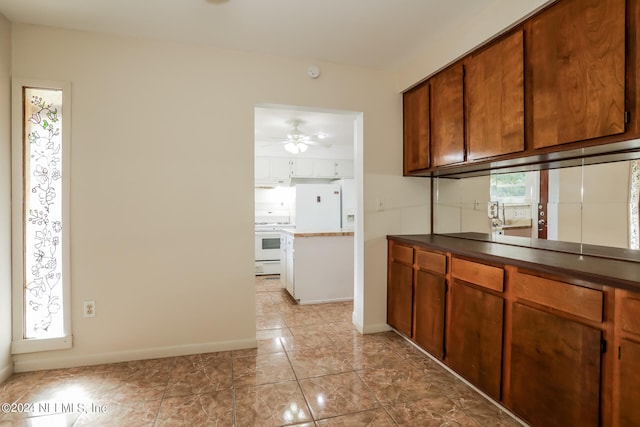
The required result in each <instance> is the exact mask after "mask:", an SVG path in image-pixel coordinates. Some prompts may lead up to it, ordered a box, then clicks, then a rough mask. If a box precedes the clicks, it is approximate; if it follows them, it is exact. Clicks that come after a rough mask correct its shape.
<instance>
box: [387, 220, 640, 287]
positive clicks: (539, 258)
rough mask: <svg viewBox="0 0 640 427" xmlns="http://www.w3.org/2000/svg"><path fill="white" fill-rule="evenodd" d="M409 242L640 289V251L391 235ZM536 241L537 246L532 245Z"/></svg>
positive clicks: (480, 237)
mask: <svg viewBox="0 0 640 427" xmlns="http://www.w3.org/2000/svg"><path fill="white" fill-rule="evenodd" d="M387 238H389V239H393V240H395V241H398V242H404V243H407V244H410V245H418V246H425V247H428V248H431V249H436V250H441V251H446V252H451V253H455V254H458V255H462V256H469V257H474V258H477V259H481V260H482V259H484V260H487V261H493V262H498V263H508V264H511V265H515V266H517V267H521V268H530V269H540V268H543V269H544V271H547V272H549V273H557V274H562V275H568V276H572V277H575V278H577V279H582V280H586V281H589V282H595V283H599V284H602V285H608V286H612V287H616V288H621V289H627V290H630V291H635V292H640V252H639V251H633V250H629V249H616V248H608V247H603V246H594V245H580V244H574V243H567V242H554V241H548V240H538V239H527V238H519V237H509V236H499V237H498V238H495V239H494V238H493V237H492V236H490V235H488V234H482V233H456V234H449V235H445V234H413V235H390V236H387ZM532 244H535V245H536V247H531V246H530V245H532Z"/></svg>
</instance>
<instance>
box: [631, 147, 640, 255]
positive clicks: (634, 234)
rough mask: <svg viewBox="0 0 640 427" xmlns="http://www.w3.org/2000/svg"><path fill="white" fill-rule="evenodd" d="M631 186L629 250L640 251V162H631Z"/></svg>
mask: <svg viewBox="0 0 640 427" xmlns="http://www.w3.org/2000/svg"><path fill="white" fill-rule="evenodd" d="M630 181H631V185H630V186H629V248H630V249H640V160H634V161H632V162H631V177H630Z"/></svg>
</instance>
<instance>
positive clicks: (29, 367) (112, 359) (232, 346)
mask: <svg viewBox="0 0 640 427" xmlns="http://www.w3.org/2000/svg"><path fill="white" fill-rule="evenodd" d="M255 347H257V341H256V340H255V339H246V340H234V341H218V342H210V343H202V344H188V345H179V346H170V347H155V348H147V349H140V350H130V351H117V352H110V353H94V354H86V355H81V356H65V357H63V358H61V357H48V354H46V355H45V354H43V356H42V357H41V358H38V357H35V358H34V357H33V356H30V357H29V358H28V359H26V360H20V358H17V359H18V360H14V366H13V371H14V372H29V371H39V370H43V369H60V368H73V367H78V366H91V365H101V364H104V363H118V362H128V361H131V360H144V359H158V358H162V357H175V356H185V355H189V354H199V353H215V352H218V351H231V350H242V349H246V348H255ZM32 354H33V353H32ZM1 372H2V371H0V373H1Z"/></svg>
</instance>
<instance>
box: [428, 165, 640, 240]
mask: <svg viewBox="0 0 640 427" xmlns="http://www.w3.org/2000/svg"><path fill="white" fill-rule="evenodd" d="M435 180H436V181H435V186H434V190H435V193H434V211H433V220H434V222H433V232H434V233H436V234H449V233H482V234H486V235H488V236H489V238H491V239H496V240H499V239H500V238H501V237H500V236H518V237H525V238H529V239H531V245H532V246H537V244H536V243H535V242H534V240H535V241H539V240H540V239H542V240H555V241H561V242H569V243H577V244H580V245H598V246H607V247H616V248H625V249H636V250H637V249H639V244H640V241H639V240H640V238H639V234H640V232H639V229H640V217H639V212H638V211H639V205H640V195H639V192H640V160H628V161H620V162H612V163H601V164H592V165H583V166H577V167H567V168H562V169H551V170H542V171H530V172H516V173H507V174H498V173H492V174H491V175H487V176H478V177H473V178H463V179H451V178H443V177H439V178H436V179H435Z"/></svg>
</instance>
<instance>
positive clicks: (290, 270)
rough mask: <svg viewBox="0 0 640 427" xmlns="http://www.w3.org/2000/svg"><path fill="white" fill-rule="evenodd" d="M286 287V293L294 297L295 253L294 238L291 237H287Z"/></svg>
mask: <svg viewBox="0 0 640 427" xmlns="http://www.w3.org/2000/svg"><path fill="white" fill-rule="evenodd" d="M286 269H287V275H286V278H285V280H286V285H285V287H286V288H287V291H288V292H289V294H291V296H292V297H294V298H295V297H296V288H295V252H294V238H293V236H287V261H286Z"/></svg>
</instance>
